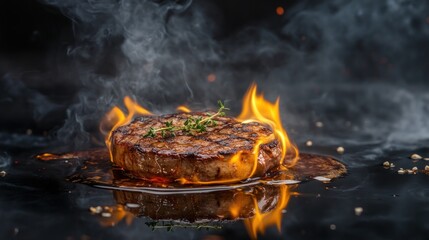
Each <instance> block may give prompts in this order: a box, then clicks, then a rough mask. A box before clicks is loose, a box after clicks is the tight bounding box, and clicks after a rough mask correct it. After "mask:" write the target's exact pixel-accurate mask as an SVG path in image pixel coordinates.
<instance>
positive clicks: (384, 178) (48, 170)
mask: <svg viewBox="0 0 429 240" xmlns="http://www.w3.org/2000/svg"><path fill="white" fill-rule="evenodd" d="M315 147H316V148H317V151H316V152H319V153H325V154H327V153H328V154H333V149H335V145H333V146H322V145H318V144H316V146H315ZM344 147H345V149H346V151H347V153H346V154H345V155H343V156H340V157H341V159H342V160H344V161H345V162H346V163H351V165H352V166H351V167H350V168H349V174H348V175H347V176H345V177H344V178H340V179H336V180H334V181H333V182H331V183H322V182H318V181H310V182H307V183H302V184H300V185H299V187H298V188H296V189H294V191H296V192H298V193H299V195H298V196H293V197H292V198H291V200H290V202H289V204H288V206H287V208H286V210H287V212H286V213H284V214H283V220H282V230H281V233H278V232H277V230H276V228H275V227H274V226H271V227H270V228H268V230H267V232H266V233H265V234H264V235H260V239H284V238H287V239H315V238H325V239H344V238H349V239H362V238H371V239H403V238H407V237H408V238H410V237H411V238H413V239H424V238H425V236H426V233H427V231H428V230H429V225H428V224H427V223H426V221H425V220H426V219H427V214H428V213H429V209H428V208H427V201H428V198H429V195H428V189H427V187H426V182H427V180H428V178H429V175H427V174H424V173H418V174H405V175H399V174H397V172H396V171H397V169H399V168H400V167H403V168H411V167H412V166H418V167H419V168H420V169H422V168H424V165H425V164H427V163H428V162H427V161H424V160H420V161H417V162H413V161H412V160H410V159H409V158H408V156H409V155H410V154H411V153H414V152H418V153H420V154H422V155H425V154H427V155H429V149H428V148H421V149H416V150H414V151H404V150H399V151H398V150H396V151H385V152H384V154H383V156H381V157H377V158H376V159H373V160H371V163H368V164H366V165H365V166H353V165H355V163H357V162H359V161H365V160H367V159H366V157H365V156H362V153H363V152H366V151H368V150H371V148H361V149H359V148H357V149H355V150H348V149H353V146H351V147H349V146H347V145H345V146H344ZM374 147H375V149H376V148H377V145H375V146H374ZM374 147H373V148H372V149H374ZM302 149H306V150H311V149H312V148H306V147H302ZM359 156H360V157H359ZM354 157H359V158H360V159H359V160H352V159H353V158H354ZM385 160H389V161H391V162H393V163H395V165H396V167H395V169H394V170H390V169H385V168H384V167H383V166H382V165H381V164H382V162H383V161H385ZM64 166H67V167H64ZM75 167H76V162H73V161H70V162H69V163H65V162H64V160H62V161H60V162H40V161H37V160H35V159H34V158H31V157H30V154H29V153H26V154H24V153H21V154H18V155H16V156H13V157H12V163H11V165H10V166H9V167H8V168H7V170H6V171H7V175H6V176H5V177H3V178H1V179H0V184H1V185H0V187H1V196H0V204H1V211H2V216H3V218H4V219H7V221H5V222H4V223H3V224H2V226H1V228H0V235H1V236H3V238H7V239H28V238H32V239H42V238H44V239H70V238H71V239H81V238H84V237H85V236H87V237H89V238H90V239H118V238H120V239H135V238H139V239H165V238H168V239H203V238H204V237H205V236H208V235H218V236H222V237H223V238H225V239H237V238H239V239H245V238H248V235H247V233H246V230H245V228H244V225H243V224H242V223H241V221H238V222H235V223H227V224H223V225H221V226H222V229H220V230H210V231H209V230H205V229H199V230H197V229H189V228H188V229H180V228H179V229H177V228H176V229H173V231H167V230H166V229H157V230H154V231H152V230H151V228H150V227H148V226H147V225H146V224H145V223H146V222H148V221H150V220H148V219H145V218H144V217H143V218H138V219H136V220H135V221H133V223H132V224H131V225H129V226H128V225H127V224H125V221H122V222H121V223H119V224H118V225H116V226H114V227H102V226H101V225H100V223H99V221H100V217H99V216H95V215H92V214H90V211H89V207H91V206H98V205H101V206H104V205H106V206H115V204H116V203H115V201H114V198H113V196H112V192H111V191H110V190H102V189H97V188H93V187H90V186H86V185H81V184H73V183H70V182H67V181H65V177H66V176H67V175H69V174H70V173H72V172H73V171H74V169H75ZM356 207H362V208H363V213H362V215H360V216H356V215H355V212H354V209H355V208H356ZM332 224H334V225H335V230H332V229H331V225H332ZM15 229H17V230H15Z"/></svg>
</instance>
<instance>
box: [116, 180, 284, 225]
mask: <svg viewBox="0 0 429 240" xmlns="http://www.w3.org/2000/svg"><path fill="white" fill-rule="evenodd" d="M282 187H285V186H282ZM280 194H281V190H280V187H279V186H269V185H265V186H257V187H255V188H250V189H247V188H246V189H245V190H226V191H218V192H210V193H195V194H189V193H188V194H167V195H163V194H161V195H157V194H151V193H140V192H127V191H113V195H114V197H115V200H116V202H117V203H118V204H121V205H126V204H127V203H133V204H138V205H140V207H138V208H129V209H128V210H129V211H130V212H132V213H133V214H135V215H136V216H145V217H150V218H151V219H152V220H158V221H161V220H181V221H186V222H199V221H204V220H212V221H213V220H235V219H242V218H250V217H253V216H254V214H255V212H256V208H258V210H259V211H260V212H261V213H266V212H269V211H271V210H273V209H274V208H275V207H276V206H277V205H278V204H279V198H280Z"/></svg>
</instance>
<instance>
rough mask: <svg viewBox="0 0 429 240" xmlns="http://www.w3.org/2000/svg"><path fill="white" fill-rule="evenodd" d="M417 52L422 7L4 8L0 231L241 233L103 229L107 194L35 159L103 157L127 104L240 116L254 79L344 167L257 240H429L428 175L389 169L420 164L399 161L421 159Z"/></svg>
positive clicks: (425, 52) (425, 103) (96, 1)
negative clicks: (112, 112) (105, 124)
mask: <svg viewBox="0 0 429 240" xmlns="http://www.w3.org/2000/svg"><path fill="white" fill-rule="evenodd" d="M279 6H281V7H283V8H284V11H285V12H284V14H283V15H278V14H276V8H277V7H279ZM428 43H429V3H428V2H427V1H420V0H419V1H417V0H415V1H413V0H379V1H378V0H377V1H374V0H351V1H342V0H329V1H317V2H316V1H311V0H308V1H305V0H300V1H282V0H260V1H257V0H250V1H249V0H247V1H245V0H237V1H228V0H223V1H216V0H213V1H210V0H207V1H193V2H191V1H184V0H183V1H179V0H178V1H160V0H154V1H137V0H127V1H119V0H104V1H101V0H79V1H77V0H46V1H28V0H22V1H1V3H0V90H1V94H0V110H1V111H2V112H1V115H0V170H4V171H6V172H7V175H6V176H5V177H3V178H0V180H1V181H0V189H1V193H2V194H0V213H1V214H0V215H2V216H4V219H5V221H4V222H5V224H3V225H2V227H0V236H5V237H6V238H12V237H15V238H17V239H28V238H48V237H51V238H53V239H67V237H68V239H85V238H86V237H90V238H91V239H109V238H110V239H118V238H121V239H127V238H128V239H140V238H142V237H147V238H153V239H160V238H161V239H162V238H175V239H182V238H186V239H189V238H194V239H202V238H204V237H206V236H207V235H211V234H214V235H220V236H223V237H224V238H226V239H240V238H247V237H248V235H247V233H246V231H245V229H244V226H243V224H242V223H241V222H235V223H232V224H225V226H224V228H223V229H222V230H220V231H213V232H212V231H208V232H206V231H203V232H200V231H196V230H188V229H185V230H179V231H178V232H166V231H154V232H151V231H150V229H148V228H147V227H145V226H144V222H145V221H146V220H147V219H145V218H140V219H137V220H136V221H135V222H134V223H133V224H132V225H131V226H126V225H125V224H122V225H121V224H120V225H118V226H116V227H114V228H102V227H100V225H99V224H98V219H97V218H95V217H94V216H93V215H91V214H90V213H89V212H88V208H89V207H90V206H96V205H113V204H115V201H114V199H113V198H112V194H111V192H110V191H107V190H103V189H97V188H93V187H90V186H86V185H82V184H73V183H70V182H67V181H65V180H64V179H65V178H66V177H67V176H68V175H70V174H71V173H72V172H73V171H74V170H75V169H74V167H76V166H75V165H73V164H71V163H69V162H67V163H66V162H65V161H61V162H56V163H48V164H47V163H44V162H40V161H37V160H35V159H34V155H36V154H38V153H41V152H45V151H55V152H61V151H70V150H73V149H86V148H90V147H93V146H103V144H102V139H103V136H101V135H100V134H99V133H98V124H99V122H100V119H101V118H102V116H103V115H104V114H105V112H106V111H108V110H109V109H110V108H111V107H112V106H114V105H119V106H121V107H122V108H123V104H122V99H123V97H124V96H126V95H129V96H131V97H132V98H134V99H136V100H137V101H139V102H140V103H141V104H142V105H143V106H145V107H147V108H148V109H150V110H151V111H153V112H154V113H156V114H161V113H168V112H173V111H174V109H175V107H176V106H177V105H181V104H186V105H188V106H191V107H192V108H193V109H197V110H203V109H207V108H209V109H212V108H214V107H215V104H216V102H217V100H224V101H225V102H226V104H227V105H228V106H229V107H230V108H231V109H232V110H231V113H230V115H232V116H235V115H236V114H237V113H238V112H239V111H240V108H241V98H242V96H243V94H244V93H245V91H246V89H247V88H248V87H249V85H250V84H251V83H252V82H256V83H257V84H258V87H259V89H260V90H262V91H263V92H264V93H265V96H266V97H267V98H268V99H269V100H271V101H274V100H275V99H276V97H277V96H280V110H281V113H282V120H283V122H284V125H285V126H286V129H287V130H288V133H289V135H290V137H291V139H292V140H293V142H294V143H295V144H296V145H297V146H298V147H299V149H300V151H301V152H311V153H316V154H322V155H331V156H334V157H336V158H338V159H339V160H340V161H342V162H343V163H345V164H346V165H347V167H348V170H349V174H348V175H347V176H345V177H344V178H341V179H337V180H335V181H332V183H329V184H323V183H320V182H316V181H311V182H308V183H303V184H300V185H299V187H298V188H297V189H296V191H297V192H298V193H299V194H300V195H299V196H297V197H294V198H293V199H292V200H291V202H290V204H289V205H288V207H287V213H285V214H284V219H283V221H282V226H281V227H282V233H281V234H283V235H281V234H279V233H278V231H277V230H276V229H275V228H270V229H269V230H268V231H267V232H266V234H265V235H264V236H262V238H263V237H265V238H266V239H275V238H283V237H286V238H287V239H318V238H326V239H345V238H347V239H366V238H369V239H395V238H396V239H404V238H412V239H425V238H426V236H427V232H428V231H429V230H428V229H429V225H428V219H427V216H428V214H429V209H428V207H427V202H428V201H429V194H428V190H427V180H428V175H427V174H425V173H423V172H419V173H418V174H406V175H399V174H397V170H398V169H399V168H412V167H414V166H418V168H419V169H420V170H421V169H423V168H424V167H425V165H428V162H427V161H424V160H421V161H410V159H409V158H408V157H409V156H410V155H411V154H413V153H418V154H420V155H422V156H423V157H429V155H428V154H429V148H428V146H429V141H428V140H429V121H428V119H429V92H428V90H429V89H428V88H429V82H428V76H429V66H428V64H429V45H428ZM210 74H215V76H216V80H215V81H214V82H209V81H207V77H208V76H209V75H210ZM317 122H321V123H323V127H318V126H317V125H316V123H317ZM307 140H311V141H312V142H313V146H311V147H309V146H306V144H305V142H306V141H307ZM339 146H342V147H344V148H345V153H344V154H339V153H337V151H336V149H337V147H339ZM384 161H390V162H393V163H395V165H396V167H395V168H392V169H384V168H383V167H382V166H381V165H382V163H383V162H384ZM355 207H363V209H364V212H363V214H362V216H360V217H358V216H356V215H355V213H354V208H355ZM332 224H335V225H336V230H331V228H330V226H331V225H332ZM142 226H143V227H142ZM16 229H18V232H17V231H16ZM53 229H54V230H53ZM47 232H49V233H50V235H49V236H48V237H47V235H46V233H47Z"/></svg>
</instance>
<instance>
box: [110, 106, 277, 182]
mask: <svg viewBox="0 0 429 240" xmlns="http://www.w3.org/2000/svg"><path fill="white" fill-rule="evenodd" d="M207 114H208V113H207V112H206V113H177V114H170V115H163V116H150V117H140V118H136V119H135V120H134V121H132V122H131V123H129V124H127V125H124V126H121V127H119V128H117V129H116V130H115V131H113V133H112V136H111V143H112V147H111V150H112V160H113V163H114V164H116V165H118V166H119V167H122V168H123V169H124V170H126V171H128V172H129V173H130V174H131V175H132V176H134V177H136V178H142V179H146V180H158V181H166V182H168V181H177V180H179V179H181V180H184V179H185V180H186V181H187V182H203V183H209V182H210V183H216V181H228V182H234V181H240V180H244V179H247V178H249V177H260V176H263V175H264V174H266V173H267V172H268V171H270V170H271V169H274V168H277V167H278V166H279V162H280V158H281V151H282V150H281V146H280V144H279V142H278V141H277V140H276V139H275V137H274V134H273V132H272V130H271V129H270V128H268V127H266V126H264V125H262V124H260V123H257V122H251V123H240V122H238V121H236V120H234V119H233V118H229V117H216V118H215V120H216V122H217V124H216V125H210V126H208V127H207V129H206V130H205V131H203V132H195V131H194V132H191V133H190V132H185V131H176V132H175V136H173V135H171V134H167V135H164V136H162V135H161V134H156V135H155V136H152V137H150V136H149V137H148V136H145V135H146V134H147V133H148V132H149V130H150V128H154V129H159V128H163V127H165V126H166V123H167V122H172V125H173V126H183V125H184V123H185V121H186V120H187V119H188V118H190V117H194V118H195V117H207ZM261 139H270V140H269V141H265V142H264V144H262V145H261V146H260V148H259V151H254V150H255V146H256V145H257V142H258V140H261ZM256 150H257V149H256ZM253 152H255V154H253ZM238 153H240V154H241V155H240V157H239V158H238V159H237V158H233V156H234V155H236V154H238ZM256 156H257V163H256V166H255V165H254V163H255V159H256ZM254 167H255V168H254ZM255 169H256V170H255ZM252 173H253V174H252ZM213 181H215V182H213Z"/></svg>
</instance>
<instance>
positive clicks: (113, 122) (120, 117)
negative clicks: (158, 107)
mask: <svg viewBox="0 0 429 240" xmlns="http://www.w3.org/2000/svg"><path fill="white" fill-rule="evenodd" d="M124 104H125V107H126V108H127V111H128V114H125V113H124V112H123V111H122V110H121V109H120V108H119V107H117V106H115V107H113V108H112V110H110V111H109V112H108V113H107V114H106V116H104V119H103V120H102V121H101V123H100V131H101V132H102V133H105V136H106V138H105V143H106V145H107V148H108V149H109V153H110V159H111V160H112V151H111V142H110V137H111V136H112V132H113V131H114V130H116V129H117V128H118V127H120V126H122V125H125V124H128V123H130V122H131V121H132V120H133V118H134V116H135V115H152V113H151V112H149V111H148V110H147V109H146V108H144V107H142V106H140V105H139V104H138V103H137V102H135V101H134V100H132V99H131V98H130V97H128V96H126V97H125V98H124Z"/></svg>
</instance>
